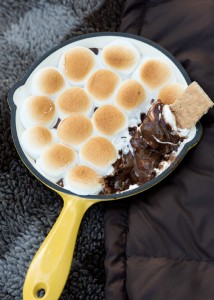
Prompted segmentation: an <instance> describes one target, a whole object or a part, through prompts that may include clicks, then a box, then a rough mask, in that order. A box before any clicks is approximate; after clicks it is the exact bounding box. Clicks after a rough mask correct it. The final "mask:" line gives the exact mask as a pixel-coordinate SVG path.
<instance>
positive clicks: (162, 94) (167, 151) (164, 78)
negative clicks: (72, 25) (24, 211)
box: [19, 38, 213, 195]
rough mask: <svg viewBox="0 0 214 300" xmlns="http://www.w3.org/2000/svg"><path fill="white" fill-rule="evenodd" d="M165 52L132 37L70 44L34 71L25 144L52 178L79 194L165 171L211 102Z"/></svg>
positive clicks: (131, 184)
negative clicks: (140, 44)
mask: <svg viewBox="0 0 214 300" xmlns="http://www.w3.org/2000/svg"><path fill="white" fill-rule="evenodd" d="M175 68H176V67H175V65H174V64H173V63H172V61H171V60H170V59H169V58H167V57H165V56H164V55H157V54H156V53H154V52H152V51H151V52H148V51H145V52H144V49H143V47H142V49H141V48H139V47H137V46H136V45H135V43H132V42H130V40H129V39H122V38H120V39H117V38H116V39H115V40H113V41H112V40H111V41H107V42H105V43H103V42H102V46H100V47H98V46H97V43H96V46H93V45H92V47H88V46H85V45H84V43H83V44H81V43H80V44H78V43H77V44H75V45H73V44H70V45H68V46H66V47H65V48H64V49H63V51H61V52H60V55H57V56H55V57H54V59H52V60H51V59H49V60H48V63H46V64H45V65H41V67H39V68H37V69H35V70H34V71H33V73H32V76H31V80H30V81H29V82H30V84H29V87H28V93H26V97H25V98H24V100H23V101H22V103H21V105H20V108H19V117H20V120H21V124H22V125H21V126H22V131H21V134H20V144H21V146H22V148H23V151H24V152H25V154H26V155H27V156H28V157H29V158H30V160H31V162H32V163H33V165H34V167H35V168H36V169H37V170H38V171H39V172H40V173H41V174H42V175H43V176H44V177H45V178H46V179H48V180H49V181H51V182H53V183H54V184H56V185H58V186H60V187H62V188H64V189H65V190H68V191H70V192H72V193H75V194H78V195H99V194H101V195H102V194H115V193H123V192H124V191H127V190H129V189H134V188H136V187H138V186H141V185H143V184H145V183H147V182H148V181H150V180H152V179H153V178H155V177H157V176H159V175H160V174H161V173H162V172H163V171H164V170H166V169H167V168H168V167H169V166H170V165H171V164H172V162H173V161H174V160H175V158H176V157H177V155H178V154H179V153H180V151H181V150H182V148H183V147H184V146H185V144H186V143H188V142H189V141H190V140H191V139H193V138H194V136H195V134H196V127H195V125H196V123H197V122H198V120H199V119H200V118H201V117H202V116H203V114H205V113H206V112H207V111H208V109H209V108H211V107H212V106H213V102H212V101H211V100H210V99H209V97H208V96H207V95H206V94H205V92H204V91H203V90H202V88H201V87H200V86H199V85H198V84H197V83H196V82H193V83H192V84H190V85H189V86H188V85H187V84H186V81H185V80H181V79H180V77H179V76H178V73H176V71H175Z"/></svg>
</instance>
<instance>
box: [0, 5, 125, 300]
mask: <svg viewBox="0 0 214 300" xmlns="http://www.w3.org/2000/svg"><path fill="white" fill-rule="evenodd" d="M123 4H124V0H118V1H114V0H99V1H96V0H63V1H62V0H48V1H46V0H39V1H37V0H20V1H16V0H3V1H1V4H0V299H1V300H15V299H16V300H20V299H22V287H23V283H24V279H25V275H26V272H27V269H28V266H29V264H30V262H31V260H32V258H33V256H34V254H35V253H36V251H37V249H38V248H39V246H40V244H41V243H42V241H43V240H44V238H45V237H46V235H47V234H48V232H49V230H50V229H51V227H52V225H53V224H54V222H55V220H56V218H57V216H58V215H59V213H60V211H61V209H62V201H61V199H60V197H59V196H58V195H57V194H56V193H54V192H52V191H51V190H49V189H47V188H46V187H45V186H44V185H43V184H42V183H40V182H39V181H38V180H37V179H36V178H34V177H33V175H31V174H30V172H29V171H28V170H27V169H26V168H25V166H24V165H23V163H22V161H21V160H20V158H19V156H18V154H17V152H16V150H15V147H14V145H13V141H12V138H11V131H10V110H9V107H8V104H7V92H8V89H9V88H10V87H11V86H12V85H13V84H14V83H15V82H16V81H18V80H19V79H21V78H22V76H23V75H24V73H25V72H26V71H27V70H28V68H29V67H30V66H31V65H32V63H33V62H34V61H36V60H37V59H38V58H39V57H40V56H41V55H43V54H44V53H45V52H46V51H48V50H50V49H51V48H52V47H53V46H56V45H58V44H59V43H61V42H63V41H65V40H67V39H69V38H72V37H74V36H78V35H81V34H84V33H90V32H98V31H117V30H118V28H119V25H120V16H121V12H122V9H123ZM104 257H105V252H104V236H103V205H102V204H97V205H94V206H93V207H92V208H91V209H89V211H88V212H87V213H86V215H85V217H84V219H83V221H82V224H81V227H80V231H79V235H78V239H77V244H76V249H75V253H74V259H73V266H72V270H71V272H70V275H69V278H68V281H67V283H66V286H65V289H64V291H63V293H62V295H61V297H60V299H61V300H62V299H84V300H86V299H93V300H96V299H104V287H105V270H104Z"/></svg>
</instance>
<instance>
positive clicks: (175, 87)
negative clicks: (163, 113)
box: [158, 83, 186, 104]
mask: <svg viewBox="0 0 214 300" xmlns="http://www.w3.org/2000/svg"><path fill="white" fill-rule="evenodd" d="M185 88H186V87H185V86H184V85H183V84H181V83H170V84H167V85H165V86H164V87H163V88H162V89H161V90H160V91H159V94H158V99H160V100H161V102H162V103H164V104H172V103H174V102H175V100H176V99H177V98H178V97H179V96H180V95H181V94H183V92H184V91H185Z"/></svg>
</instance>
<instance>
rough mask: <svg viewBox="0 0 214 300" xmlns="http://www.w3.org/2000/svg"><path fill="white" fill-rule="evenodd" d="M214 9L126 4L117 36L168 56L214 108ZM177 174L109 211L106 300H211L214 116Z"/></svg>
mask: <svg viewBox="0 0 214 300" xmlns="http://www.w3.org/2000/svg"><path fill="white" fill-rule="evenodd" d="M213 13H214V2H213V1H212V0H188V1H186V0H127V1H126V7H125V10H124V13H123V17H122V22H121V31H125V32H130V33H134V34H138V35H142V36H144V37H145V38H149V39H151V40H153V41H155V42H157V43H159V44H161V45H162V46H163V47H165V48H166V49H167V50H168V51H170V52H171V53H172V54H174V56H176V57H177V59H178V60H179V61H180V62H181V63H182V65H183V66H184V67H185V68H186V70H187V72H188V73H189V75H190V77H191V79H192V80H196V81H198V82H199V84H200V85H201V86H202V87H203V88H204V90H205V91H206V92H207V93H208V95H209V96H210V97H211V99H212V100H214V87H213V82H214V72H213V65H214V55H213V53H214V40H213V36H214V27H213ZM201 123H202V125H203V130H204V132H203V136H202V139H201V141H200V143H199V144H198V145H197V146H196V147H195V148H193V149H191V150H190V151H189V153H187V155H186V157H185V158H184V159H183V161H182V162H181V164H180V165H179V167H178V168H177V169H176V170H174V171H173V173H172V174H170V176H169V177H168V178H166V179H164V181H162V182H161V183H159V184H158V185H156V186H155V187H153V188H152V189H151V190H147V191H146V192H144V193H142V194H139V195H136V196H134V197H131V198H129V199H127V200H126V201H125V200H123V201H120V202H114V203H113V202H112V203H109V204H108V206H106V214H105V246H106V260H105V266H106V274H107V280H106V300H111V299H117V300H128V299H129V300H165V299H173V300H192V299H194V300H201V299H206V300H213V299H214V296H213V295H214V278H213V272H214V231H213V228H214V218H213V215H214V109H213V108H212V109H210V111H209V113H208V114H207V115H206V116H204V117H203V118H202V120H201Z"/></svg>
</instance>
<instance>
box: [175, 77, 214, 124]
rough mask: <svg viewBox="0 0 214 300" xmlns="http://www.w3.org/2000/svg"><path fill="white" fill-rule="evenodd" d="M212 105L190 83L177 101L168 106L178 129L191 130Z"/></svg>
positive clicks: (200, 90) (197, 88)
mask: <svg viewBox="0 0 214 300" xmlns="http://www.w3.org/2000/svg"><path fill="white" fill-rule="evenodd" d="M213 105H214V103H213V102H212V100H211V99H210V98H209V97H208V95H207V94H206V93H205V92H204V90H203V89H202V88H201V87H200V86H199V84H198V83H197V82H195V81H194V82H192V83H191V84H190V85H189V86H188V87H187V88H186V90H185V91H184V93H183V94H181V96H180V97H178V98H177V100H176V101H175V102H174V103H173V104H171V105H170V109H171V111H172V113H173V114H174V116H175V119H176V124H177V126H178V127H180V128H187V129H188V128H192V127H193V126H195V124H196V123H197V122H198V121H199V120H200V118H201V117H202V116H203V115H204V114H206V113H207V111H208V109H209V108H211V107H213Z"/></svg>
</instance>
